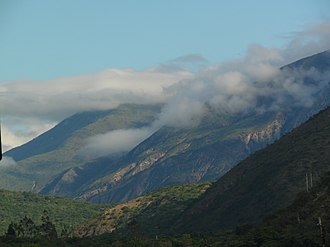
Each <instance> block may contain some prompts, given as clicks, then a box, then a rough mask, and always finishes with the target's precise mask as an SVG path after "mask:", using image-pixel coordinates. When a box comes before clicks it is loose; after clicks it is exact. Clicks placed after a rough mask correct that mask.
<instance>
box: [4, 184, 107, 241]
mask: <svg viewBox="0 0 330 247" xmlns="http://www.w3.org/2000/svg"><path fill="white" fill-rule="evenodd" d="M106 206H109V205H100V204H92V203H88V202H85V201H81V200H72V199H67V198H61V197H53V196H41V195H36V194H34V193H31V192H13V191H6V190H0V208H1V212H0V235H1V236H2V235H3V234H4V233H5V232H6V230H7V228H8V225H9V224H10V223H11V222H15V223H18V222H19V221H20V220H21V219H23V217H25V216H27V217H29V218H31V219H32V220H33V221H34V222H37V223H39V222H40V218H41V216H42V214H43V211H44V210H46V211H48V214H49V217H50V219H51V221H52V222H53V223H54V224H55V226H56V227H57V229H58V230H59V231H60V230H61V229H62V228H63V227H64V226H67V227H69V226H71V227H74V226H76V225H78V224H81V223H82V222H85V221H87V220H89V219H91V218H94V217H96V216H97V215H98V214H100V212H102V210H103V208H104V207H106Z"/></svg>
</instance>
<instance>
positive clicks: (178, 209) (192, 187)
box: [75, 183, 211, 237]
mask: <svg viewBox="0 0 330 247" xmlns="http://www.w3.org/2000/svg"><path fill="white" fill-rule="evenodd" d="M210 185H211V183H201V184H187V185H180V186H171V187H164V188H161V189H160V190H158V191H155V192H152V193H149V194H147V195H144V196H141V197H138V198H136V199H133V200H131V201H128V202H125V203H121V204H118V205H116V206H114V207H112V208H108V209H106V210H105V211H104V213H103V214H102V215H100V216H99V217H97V218H95V219H93V220H90V221H88V222H86V223H84V224H82V225H80V226H79V227H78V228H77V229H76V230H75V233H76V235H77V236H80V237H86V236H92V235H99V234H102V233H107V232H112V231H114V230H117V231H121V230H123V231H124V232H126V230H127V227H128V228H132V226H133V225H134V228H136V229H138V230H139V232H143V233H144V234H148V235H155V234H160V233H164V232H166V231H167V230H169V229H170V228H171V226H172V224H173V222H174V221H175V220H176V219H177V217H178V215H180V214H181V213H182V212H183V211H184V210H185V209H186V208H187V207H188V205H190V204H191V203H192V201H194V200H196V199H197V198H198V197H199V196H200V195H201V194H202V193H204V192H205V190H206V189H207V188H208V187H209V186H210Z"/></svg>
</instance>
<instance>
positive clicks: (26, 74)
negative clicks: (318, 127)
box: [0, 0, 330, 150]
mask: <svg viewBox="0 0 330 247" xmlns="http://www.w3.org/2000/svg"><path fill="white" fill-rule="evenodd" d="M329 9H330V1H329V0H291V1H284V0H278V1H265V0H249V1H243V0H231V1H219V0H203V1H201V0H180V1H174V0H167V1H160V0H139V1H135V0H134V1H133V0H120V1H116V0H97V1H90V0H70V1H68V0H56V1H52V0H48V1H45V0H0V101H1V103H0V111H1V112H0V113H1V121H2V129H3V143H4V149H5V150H8V149H10V148H13V147H15V146H17V145H21V144H22V143H24V142H26V141H28V140H30V139H31V138H34V137H36V136H37V135H39V134H40V133H42V132H44V131H46V130H48V129H49V128H51V127H53V126H54V125H55V124H57V123H58V122H59V121H61V120H63V119H64V118H65V117H68V116H70V115H72V114H74V113H76V112H79V111H84V110H95V109H109V108H113V107H116V106H118V105H119V104H121V103H127V102H128V103H144V104H146V103H159V102H161V103H165V107H164V109H163V112H162V115H161V116H160V117H159V120H158V123H154V126H153V127H152V128H155V126H160V125H161V124H160V123H162V124H164V123H165V122H166V121H167V123H166V124H171V123H170V122H169V120H168V119H172V120H175V121H174V122H176V123H180V124H182V125H185V124H187V122H186V120H187V119H190V118H191V116H194V115H199V113H200V112H201V111H202V109H203V103H205V99H206V98H208V99H210V97H211V98H212V102H211V101H210V102H208V103H211V104H214V105H215V107H218V105H222V106H221V107H222V108H221V109H222V110H226V111H234V112H235V111H240V110H241V109H242V106H243V105H253V99H254V97H255V96H256V95H259V94H257V93H256V92H255V90H254V89H255V88H254V87H255V85H253V84H252V82H251V81H252V79H258V80H261V81H264V80H265V78H270V77H271V76H274V75H275V74H276V69H275V68H278V67H279V66H282V65H284V64H286V63H289V62H292V61H294V60H296V59H299V58H302V57H304V56H308V55H312V54H314V53H316V52H321V51H323V50H325V49H330V47H329V45H328V44H330V39H329V33H330V24H329V23H330V14H329V11H328V10H329ZM248 64H249V66H248ZM250 65H253V66H254V67H253V68H252V67H251V66H250ZM238 68H239V69H238ZM256 68H258V73H256V72H255V70H256ZM261 71H262V72H263V74H260V72H261ZM187 81H189V83H186V82H187ZM242 88H245V89H253V90H251V91H249V90H246V92H251V95H252V96H251V95H244V97H242V95H241V94H240V93H238V91H240V90H241V89H242ZM279 88H281V90H282V89H283V88H285V89H286V90H289V91H290V90H291V91H290V92H291V93H292V95H293V96H294V97H298V96H301V95H304V97H305V98H304V99H306V98H307V99H309V97H310V95H308V94H306V91H305V90H303V89H301V88H300V89H301V90H300V91H299V90H293V89H292V88H296V87H291V88H289V89H288V88H287V85H286V87H284V86H283V85H281V86H279ZM281 90H279V91H281ZM265 91H267V90H265ZM214 92H217V94H216V95H213V94H214ZM302 92H304V94H303V93H302ZM228 95H236V96H237V97H236V98H237V100H235V101H233V102H228ZM169 99H171V102H172V103H168V102H169ZM310 100H311V99H310ZM173 102H174V103H173ZM224 102H226V103H224ZM304 102H306V101H305V100H304ZM224 105H225V106H224ZM187 106H194V107H189V109H188V108H187ZM178 109H179V110H180V109H181V113H182V112H184V114H178V112H177V110H178ZM130 131H131V132H132V130H130ZM131 132H130V133H131ZM141 133H149V134H150V131H148V130H143V131H142V132H141V131H139V132H138V134H137V135H136V136H137V137H138V138H137V139H139V140H140V139H141ZM120 134H121V132H120ZM126 134H127V133H126ZM116 136H118V133H116Z"/></svg>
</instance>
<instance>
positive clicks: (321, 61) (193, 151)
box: [42, 51, 330, 202]
mask: <svg viewBox="0 0 330 247" xmlns="http://www.w3.org/2000/svg"><path fill="white" fill-rule="evenodd" d="M329 54H330V52H329V51H327V52H323V53H320V54H317V55H314V56H311V57H309V58H305V59H302V60H299V61H297V62H295V63H292V64H290V65H288V66H286V67H283V68H282V70H283V71H284V73H291V72H292V73H293V74H292V76H295V73H297V71H299V70H300V69H304V70H307V71H314V72H315V71H316V70H319V72H320V73H321V72H322V71H323V72H324V73H326V72H327V71H328V69H329V68H328V67H327V66H326V65H327V64H328V63H329ZM304 80H305V81H304V83H305V84H306V85H311V84H316V85H317V84H318V83H320V84H322V83H323V84H324V88H322V90H319V91H317V92H315V94H316V95H317V97H316V98H317V100H316V102H315V103H314V104H313V105H312V106H311V107H298V106H296V107H295V106H290V107H288V109H281V110H277V111H269V112H252V113H251V112H250V113H245V114H239V115H238V114H236V115H235V114H219V113H217V112H214V111H213V110H212V109H209V111H208V112H207V113H205V115H204V118H203V119H202V121H201V122H200V123H199V124H198V125H196V126H193V127H191V128H186V129H175V128H167V127H164V128H162V129H160V130H159V131H157V132H156V133H154V135H152V136H151V137H149V138H148V139H146V140H145V141H144V142H142V143H141V144H139V145H138V146H137V147H136V148H134V149H133V150H132V151H131V152H129V153H128V154H127V155H125V156H123V157H121V158H120V159H119V160H115V161H114V160H111V159H108V160H107V159H103V160H102V161H97V162H95V163H93V164H94V165H93V164H91V165H89V166H87V167H81V168H74V169H73V170H70V171H68V172H69V173H74V174H82V175H78V176H76V177H75V178H74V179H72V180H70V181H69V182H68V181H67V180H66V179H65V178H66V176H67V175H68V174H67V173H63V174H61V175H60V176H58V177H57V178H56V180H53V181H52V183H50V184H48V185H47V186H46V187H45V188H44V189H43V190H42V191H43V192H44V193H54V194H62V195H67V196H72V197H81V198H84V199H88V200H92V201H95V202H118V201H124V200H128V199H131V198H134V197H136V196H139V195H141V194H143V193H146V192H148V191H152V190H155V189H157V188H159V187H161V186H167V185H174V184H180V183H192V182H198V181H209V180H215V179H217V178H219V177H221V176H223V175H224V174H225V173H226V172H227V171H228V170H230V169H231V168H232V167H233V166H234V165H236V164H237V163H238V162H239V161H241V160H243V159H244V158H246V157H247V156H249V155H250V154H251V153H253V152H255V151H256V150H258V149H261V148H263V147H265V146H266V145H267V144H270V143H272V142H273V141H275V140H276V139H278V138H279V137H280V136H282V135H283V134H285V133H287V132H288V131H290V130H292V129H293V128H295V127H297V126H298V125H299V124H301V123H302V122H304V121H306V120H307V119H308V118H309V117H310V116H312V115H313V114H315V113H316V112H318V111H319V110H320V109H323V108H324V107H326V106H328V105H329V104H330V97H329V96H330V89H329V82H326V81H321V82H320V81H318V80H317V79H315V80H312V77H310V76H309V73H307V76H306V77H304ZM263 100H264V101H266V103H267V100H266V99H263ZM268 103H269V102H268ZM293 105H294V104H293ZM102 163H103V164H108V165H107V166H103V167H111V169H109V170H102V174H101V176H96V177H95V178H88V179H85V178H86V176H85V175H84V174H88V173H89V172H90V171H91V170H92V167H100V166H102V165H101V164H102ZM114 166H116V167H117V169H113V168H114ZM84 170H85V171H84ZM86 171H89V172H86Z"/></svg>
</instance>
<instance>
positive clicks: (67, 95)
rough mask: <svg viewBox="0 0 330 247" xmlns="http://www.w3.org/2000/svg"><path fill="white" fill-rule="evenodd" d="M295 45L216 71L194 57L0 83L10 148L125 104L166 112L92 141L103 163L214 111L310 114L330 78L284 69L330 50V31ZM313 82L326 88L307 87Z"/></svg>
mask: <svg viewBox="0 0 330 247" xmlns="http://www.w3.org/2000/svg"><path fill="white" fill-rule="evenodd" d="M287 38H288V39H289V42H288V45H287V46H286V47H283V48H281V49H277V48H267V47H263V46H261V45H258V44H254V45H251V46H250V47H249V48H248V50H247V52H246V55H245V56H244V57H242V58H241V59H236V60H233V61H228V62H225V63H222V64H216V65H208V66H206V65H205V64H206V60H205V59H204V58H203V57H201V56H200V55H198V54H191V55H187V56H182V57H179V58H177V59H174V60H172V61H170V62H169V63H168V64H162V65H160V66H158V67H155V68H149V69H146V70H144V71H135V70H131V69H108V70H105V71H102V72H100V73H96V74H92V75H81V76H76V77H68V78H59V79H55V80H49V81H34V80H21V81H8V82H0V95H1V96H0V97H1V98H0V99H1V104H0V111H1V114H2V122H3V126H4V143H5V147H6V148H11V147H13V146H15V145H19V144H21V143H23V142H25V141H27V140H28V139H31V138H33V137H35V136H36V135H38V134H40V133H42V132H43V131H45V130H46V129H47V128H49V127H51V126H53V125H54V124H55V123H57V122H58V121H60V120H62V119H64V118H65V117H68V116H69V115H72V114H74V113H76V112H80V111H86V110H103V109H110V108H114V107H117V106H118V105H119V104H122V103H140V104H152V103H160V102H161V103H164V104H165V106H164V108H163V110H162V112H161V114H160V116H159V118H158V120H156V122H155V123H153V127H150V128H145V129H130V130H118V131H115V132H110V133H107V134H105V135H103V136H97V137H95V138H92V139H90V140H89V144H88V145H87V147H88V148H87V149H88V150H93V151H92V152H94V153H96V154H97V156H102V155H104V154H106V153H115V152H122V151H127V150H129V149H130V148H132V147H134V146H135V145H136V144H137V143H138V142H140V141H141V140H142V139H143V138H145V137H146V136H148V135H149V134H151V130H153V129H155V128H156V127H160V126H163V125H168V126H174V127H187V126H189V125H191V124H194V123H198V121H199V120H200V119H201V118H202V117H203V114H204V112H205V109H206V107H207V108H209V107H211V108H212V109H213V110H215V111H216V112H219V113H242V112H247V111H251V110H253V111H265V110H276V109H281V108H283V107H287V106H305V107H309V106H311V105H312V104H313V102H314V99H315V95H316V94H317V93H318V92H319V91H320V90H322V89H323V88H324V87H327V86H328V84H329V75H328V74H324V73H320V72H319V71H317V70H313V69H311V70H309V71H303V72H302V71H293V72H290V73H289V72H286V71H280V69H279V68H280V67H281V66H283V65H285V64H288V63H290V62H293V61H295V60H297V59H300V58H303V57H306V56H309V55H313V54H315V53H318V52H322V51H324V50H327V49H330V23H322V24H320V25H316V26H310V27H308V28H306V29H305V30H304V31H301V32H297V33H294V34H291V35H290V36H288V37H287ZM186 63H190V64H203V66H202V67H199V70H198V71H194V70H192V71H189V70H187V69H184V68H183V67H184V66H183V67H182V66H181V65H182V64H186ZM306 78H311V79H316V80H317V81H318V83H317V84H307V83H305V81H306V80H305V79H306ZM307 81H308V80H307ZM261 102H262V104H261ZM104 147H106V148H104ZM87 149H86V150H87ZM86 150H85V151H86ZM86 153H87V151H86Z"/></svg>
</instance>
